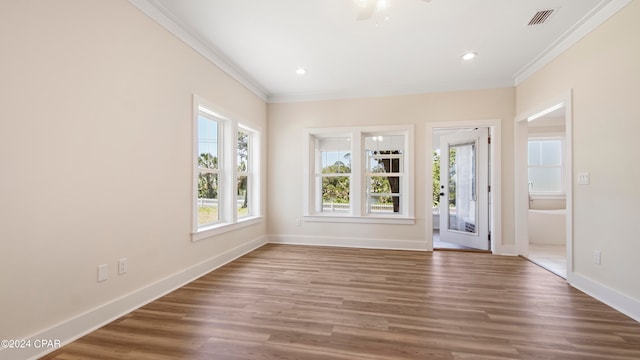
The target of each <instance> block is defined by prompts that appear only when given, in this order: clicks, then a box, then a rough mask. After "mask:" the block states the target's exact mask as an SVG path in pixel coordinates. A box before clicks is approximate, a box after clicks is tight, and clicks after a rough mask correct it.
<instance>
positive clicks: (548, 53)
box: [514, 0, 631, 86]
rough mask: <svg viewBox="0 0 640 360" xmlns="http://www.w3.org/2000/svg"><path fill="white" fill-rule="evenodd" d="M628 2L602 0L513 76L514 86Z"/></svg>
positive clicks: (625, 0) (628, 1)
mask: <svg viewBox="0 0 640 360" xmlns="http://www.w3.org/2000/svg"><path fill="white" fill-rule="evenodd" d="M630 2H631V0H603V1H602V2H600V4H598V6H596V7H595V8H594V9H593V10H592V11H590V12H589V13H588V14H587V15H585V16H584V17H583V18H582V19H581V20H580V21H578V22H577V23H576V24H575V25H574V26H573V27H571V28H570V29H569V30H567V31H566V32H565V33H564V34H562V35H561V36H560V37H559V38H558V39H556V40H555V41H554V42H553V43H551V45H549V46H548V47H547V48H546V49H545V50H544V51H542V53H540V54H539V55H538V56H536V57H535V58H534V59H533V60H532V61H531V62H529V63H528V64H527V65H525V66H524V67H523V68H522V69H521V70H520V71H518V72H517V73H516V74H515V76H514V83H515V86H518V85H520V84H522V82H524V81H525V80H527V79H528V78H529V77H531V76H532V75H533V74H535V73H536V72H538V71H539V70H540V69H542V68H543V67H544V66H545V65H547V64H548V63H550V62H551V61H553V60H554V59H555V58H557V57H558V56H560V54H562V53H563V52H565V51H566V50H568V49H569V48H570V47H572V46H573V45H575V44H576V43H577V42H578V41H580V40H582V38H584V37H585V36H587V35H588V34H589V33H590V32H591V31H593V30H594V29H596V28H597V27H598V26H600V25H602V24H603V23H604V22H605V21H607V20H608V19H609V18H610V17H612V16H613V15H615V14H616V13H617V12H618V11H620V10H622V8H624V7H625V6H627V5H628V4H629V3H630Z"/></svg>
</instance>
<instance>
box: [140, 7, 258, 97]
mask: <svg viewBox="0 0 640 360" xmlns="http://www.w3.org/2000/svg"><path fill="white" fill-rule="evenodd" d="M128 1H129V3H130V4H131V5H133V6H134V7H136V8H137V9H138V10H140V11H142V12H143V13H144V14H145V15H147V16H148V17H150V18H151V19H152V20H154V21H155V22H157V23H158V24H159V25H160V26H162V27H163V28H165V29H166V30H167V31H169V32H170V33H171V34H173V35H174V36H175V37H177V38H178V39H180V40H181V41H183V42H184V43H185V44H187V45H189V46H190V47H191V48H192V49H193V50H195V51H196V52H197V53H199V54H200V55H202V56H204V57H205V58H206V59H207V60H209V61H211V62H212V63H213V64H214V65H215V66H217V67H218V68H220V69H221V70H222V71H224V72H225V73H227V74H228V75H229V76H231V77H232V78H233V79H235V80H236V81H238V82H239V83H240V84H241V85H242V86H244V87H246V88H247V89H248V90H249V91H251V92H252V93H253V94H255V95H256V96H257V97H259V98H260V99H262V100H263V101H265V102H266V101H267V100H268V95H267V91H266V90H265V89H264V88H263V87H262V85H260V84H259V83H258V82H257V81H256V80H255V79H253V78H252V77H251V76H250V75H249V74H247V73H246V72H245V71H244V70H242V69H241V68H240V67H239V66H238V65H236V64H234V63H233V62H232V61H231V60H229V59H228V58H227V57H226V56H224V55H223V54H222V52H221V51H220V50H218V49H216V47H215V46H214V45H213V44H211V43H208V42H207V41H205V40H203V39H202V38H200V37H198V36H197V35H195V34H193V33H192V32H190V31H189V30H187V27H186V26H184V24H182V23H181V22H180V21H179V20H178V19H176V18H175V17H174V16H173V15H171V14H170V12H169V11H167V10H166V9H165V8H164V7H163V6H162V5H160V4H159V3H158V2H157V1H155V0H128Z"/></svg>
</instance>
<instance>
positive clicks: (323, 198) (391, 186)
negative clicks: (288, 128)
mask: <svg viewBox="0 0 640 360" xmlns="http://www.w3.org/2000/svg"><path fill="white" fill-rule="evenodd" d="M412 130H413V128H412V127H411V126H383V127H363V128H326V129H308V130H307V134H306V140H307V145H308V148H309V157H308V164H307V169H308V172H305V175H306V179H305V191H306V196H305V220H307V221H337V222H382V223H411V224H412V223H414V219H413V201H412V198H413V194H412V192H413V179H412V176H411V173H412V170H413V169H412V162H411V152H412V151H413V133H412Z"/></svg>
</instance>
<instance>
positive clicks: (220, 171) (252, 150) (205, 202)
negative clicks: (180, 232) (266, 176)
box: [192, 96, 260, 240]
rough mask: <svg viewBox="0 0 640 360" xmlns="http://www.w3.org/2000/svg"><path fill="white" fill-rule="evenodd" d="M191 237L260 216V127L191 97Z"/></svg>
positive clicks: (224, 230) (216, 232) (198, 237)
mask: <svg viewBox="0 0 640 360" xmlns="http://www.w3.org/2000/svg"><path fill="white" fill-rule="evenodd" d="M194 118H195V121H194V196H193V198H194V204H193V209H194V210H193V236H192V239H193V240H199V239H203V238H206V237H210V236H213V235H216V234H219V233H222V232H226V231H229V230H233V229H235V228H237V227H241V226H245V225H249V224H252V223H255V222H257V221H259V220H260V176H259V160H260V154H259V141H260V132H259V131H258V130H256V129H255V128H254V127H252V126H251V125H249V124H246V123H244V122H241V121H238V120H237V119H235V118H234V117H233V116H232V115H228V114H226V113H224V112H222V111H220V110H219V109H217V108H216V107H215V106H213V105H211V104H209V103H207V102H206V101H205V100H203V99H201V98H199V97H197V96H194Z"/></svg>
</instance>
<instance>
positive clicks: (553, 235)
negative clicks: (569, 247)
mask: <svg viewBox="0 0 640 360" xmlns="http://www.w3.org/2000/svg"><path fill="white" fill-rule="evenodd" d="M566 235H567V212H566V210H565V209H559V210H529V243H532V244H549V245H550V244H553V245H564V244H566V242H567V240H566Z"/></svg>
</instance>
